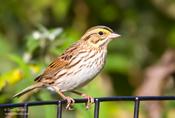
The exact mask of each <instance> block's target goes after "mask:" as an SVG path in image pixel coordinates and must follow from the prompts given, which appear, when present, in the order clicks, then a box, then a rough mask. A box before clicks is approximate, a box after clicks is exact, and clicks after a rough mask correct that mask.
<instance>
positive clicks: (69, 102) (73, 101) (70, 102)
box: [64, 96, 75, 110]
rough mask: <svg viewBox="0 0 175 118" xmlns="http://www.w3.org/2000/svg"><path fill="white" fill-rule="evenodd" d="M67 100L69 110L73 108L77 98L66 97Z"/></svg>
mask: <svg viewBox="0 0 175 118" xmlns="http://www.w3.org/2000/svg"><path fill="white" fill-rule="evenodd" d="M64 99H65V100H66V101H67V105H66V109H67V110H72V106H73V104H74V103H75V100H74V99H73V98H71V97H69V96H67V97H65V98H64Z"/></svg>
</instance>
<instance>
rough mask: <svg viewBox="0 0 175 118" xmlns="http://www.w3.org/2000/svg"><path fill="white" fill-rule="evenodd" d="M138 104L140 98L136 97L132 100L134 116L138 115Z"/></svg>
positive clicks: (136, 117)
mask: <svg viewBox="0 0 175 118" xmlns="http://www.w3.org/2000/svg"><path fill="white" fill-rule="evenodd" d="M139 106H140V100H139V98H138V97H136V98H135V102H134V118H138V117H139Z"/></svg>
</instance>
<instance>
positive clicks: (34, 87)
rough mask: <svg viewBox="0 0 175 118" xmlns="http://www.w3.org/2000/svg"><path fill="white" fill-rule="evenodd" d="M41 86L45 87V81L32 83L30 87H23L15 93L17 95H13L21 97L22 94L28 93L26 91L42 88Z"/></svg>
mask: <svg viewBox="0 0 175 118" xmlns="http://www.w3.org/2000/svg"><path fill="white" fill-rule="evenodd" d="M41 87H43V83H36V84H34V85H31V86H29V87H27V88H25V89H23V90H22V91H20V92H19V93H17V94H15V95H14V96H13V98H15V97H20V96H22V95H24V94H26V93H28V92H30V91H32V90H34V89H37V88H41Z"/></svg>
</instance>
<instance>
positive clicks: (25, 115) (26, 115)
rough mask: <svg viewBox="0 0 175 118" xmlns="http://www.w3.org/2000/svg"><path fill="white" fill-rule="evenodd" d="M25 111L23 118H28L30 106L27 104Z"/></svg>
mask: <svg viewBox="0 0 175 118" xmlns="http://www.w3.org/2000/svg"><path fill="white" fill-rule="evenodd" d="M23 108H24V109H23V111H24V112H23V115H24V117H23V118H28V104H27V103H26V104H24V107H23Z"/></svg>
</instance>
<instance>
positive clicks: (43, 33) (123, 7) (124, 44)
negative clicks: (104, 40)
mask: <svg viewBox="0 0 175 118" xmlns="http://www.w3.org/2000/svg"><path fill="white" fill-rule="evenodd" d="M0 1H1V4H0V57H1V58H0V67H1V68H0V103H9V102H19V100H16V99H15V100H12V99H11V96H12V95H14V94H15V93H16V92H17V91H20V90H21V89H23V88H25V87H26V86H28V85H30V84H32V83H33V80H34V78H35V77H36V76H37V75H38V74H39V73H41V72H42V71H43V69H44V68H45V67H46V66H47V65H48V64H49V63H50V62H51V60H52V59H53V58H55V57H56V56H58V55H59V54H61V53H62V52H63V51H64V50H65V49H66V48H67V47H69V46H70V45H71V44H72V43H73V42H75V41H76V40H78V39H79V38H80V36H81V35H82V34H83V33H84V32H85V30H86V29H87V28H89V27H91V26H94V25H106V26H109V27H111V28H112V29H114V31H116V32H118V33H119V34H121V35H122V37H121V38H120V40H114V41H113V42H112V43H111V44H110V45H109V51H108V52H109V53H108V58H107V63H106V66H105V68H104V70H103V74H102V75H101V76H100V77H97V79H96V80H94V81H93V82H91V83H90V85H89V86H87V87H85V89H82V91H85V93H87V94H90V95H93V96H95V97H100V96H110V95H132V94H133V92H134V90H135V89H136V88H137V87H138V86H139V84H140V82H141V79H142V78H140V74H141V73H142V72H143V70H144V69H145V67H147V66H149V65H150V64H152V63H154V62H155V61H156V60H157V59H158V58H159V57H160V55H161V54H162V53H163V52H164V51H165V50H166V49H168V48H174V47H175V22H174V21H175V8H173V7H172V9H169V7H170V6H172V5H175V2H174V1H173V0H169V1H166V0H163V1H162V0H149V1H146V0H145V1H140V0H132V1H131V0H74V1H72V0H23V1H20V0H0ZM160 1H162V2H160ZM165 3H166V4H165ZM109 78H110V79H109ZM106 81H107V82H108V81H109V82H108V83H109V84H108V86H106V88H105V87H104V86H103V84H104V83H105V82H106ZM87 88H88V89H87ZM97 91H98V92H97ZM75 97H77V96H75ZM52 99H57V96H56V94H54V93H50V92H49V91H47V90H43V91H42V92H39V93H38V94H37V95H35V96H32V98H31V100H52ZM119 106H120V107H119ZM121 106H122V108H121ZM168 106H169V107H172V105H168ZM173 106H175V105H173ZM41 109H42V110H43V111H44V112H43V114H42V116H41V114H37V113H38V111H40V110H41ZM75 109H76V110H75V111H72V112H70V113H68V112H65V113H64V115H65V117H70V116H71V115H72V116H71V117H76V118H82V116H83V118H85V117H87V118H91V117H92V112H93V109H91V110H89V111H86V110H85V108H84V106H83V105H75ZM79 111H81V112H79ZM55 112H56V111H55V108H54V107H48V106H46V107H44V108H43V107H42V108H39V107H38V108H30V110H29V113H30V114H31V116H30V115H29V116H30V117H31V118H33V117H43V118H49V117H55ZM132 112H133V111H132V104H131V103H118V104H117V103H116V105H114V104H111V103H104V105H102V109H101V112H100V116H101V118H106V117H107V116H111V118H112V117H122V118H128V117H132Z"/></svg>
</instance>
